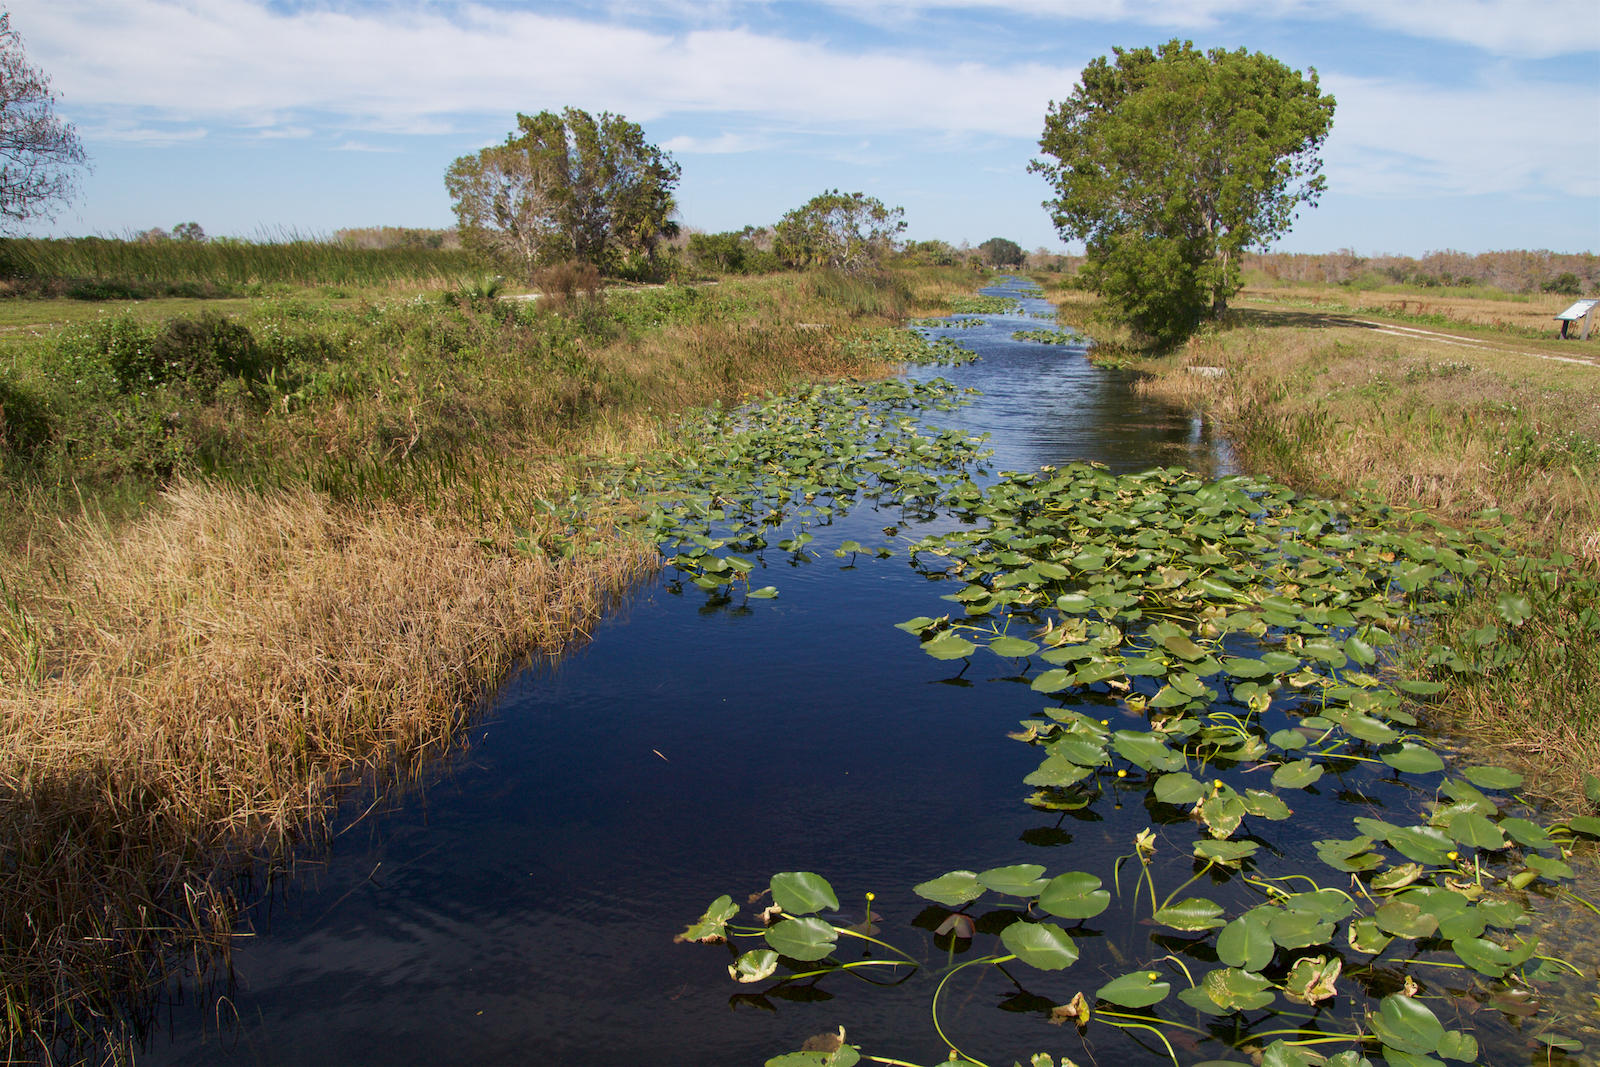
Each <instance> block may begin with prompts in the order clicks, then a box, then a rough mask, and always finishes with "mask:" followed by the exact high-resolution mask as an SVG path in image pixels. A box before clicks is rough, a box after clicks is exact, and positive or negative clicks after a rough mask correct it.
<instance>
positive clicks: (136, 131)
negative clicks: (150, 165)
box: [78, 123, 209, 148]
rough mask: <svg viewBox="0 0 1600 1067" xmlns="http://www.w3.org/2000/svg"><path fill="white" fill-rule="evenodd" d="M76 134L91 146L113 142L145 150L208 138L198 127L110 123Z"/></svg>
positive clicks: (203, 130)
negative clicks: (97, 143) (140, 147)
mask: <svg viewBox="0 0 1600 1067" xmlns="http://www.w3.org/2000/svg"><path fill="white" fill-rule="evenodd" d="M78 134H79V136H81V137H82V138H83V139H84V140H85V141H86V142H87V143H89V144H91V145H92V144H94V143H95V142H97V141H115V142H117V143H119V144H134V145H143V146H144V147H147V148H167V147H170V146H172V145H176V144H186V143H189V142H192V141H199V140H203V139H204V138H206V137H207V136H209V131H207V130H206V129H204V128H203V127H198V126H191V127H187V128H185V129H171V128H167V127H156V126H140V125H129V124H125V123H111V124H108V125H102V126H84V127H81V128H80V129H79V130H78Z"/></svg>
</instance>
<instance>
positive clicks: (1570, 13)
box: [829, 0, 1595, 58]
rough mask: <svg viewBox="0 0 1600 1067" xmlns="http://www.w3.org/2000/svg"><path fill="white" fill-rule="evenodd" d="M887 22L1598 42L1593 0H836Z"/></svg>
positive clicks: (1534, 43) (1557, 47) (1504, 44)
mask: <svg viewBox="0 0 1600 1067" xmlns="http://www.w3.org/2000/svg"><path fill="white" fill-rule="evenodd" d="M829 2H830V4H831V5H832V6H834V7H835V8H836V9H838V10H839V11H840V12H841V13H843V14H847V15H850V16H853V17H857V18H866V19H870V20H871V21H873V22H874V23H877V24H880V25H894V24H896V23H897V22H898V23H901V24H903V23H904V22H905V20H906V19H908V18H914V17H916V16H918V15H926V14H929V13H949V12H987V11H995V12H1004V13H1005V14H1006V15H1008V16H1015V15H1028V16H1032V17H1035V18H1041V19H1051V20H1055V21H1059V22H1063V23H1068V22H1086V23H1098V24H1108V23H1132V24H1135V25H1143V26H1153V27H1160V28H1163V29H1166V30H1170V31H1184V30H1207V29H1214V28H1220V27H1225V26H1229V25H1231V24H1234V23H1238V22H1241V21H1244V20H1273V21H1282V20H1285V19H1297V20H1303V21H1307V22H1329V23H1332V22H1338V23H1340V24H1342V25H1343V26H1346V27H1349V26H1350V25H1352V24H1354V25H1357V26H1373V27H1380V28H1383V29H1386V30H1391V31H1395V32H1398V33H1403V34H1406V35H1407V36H1410V37H1416V38H1419V39H1421V40H1428V41H1449V42H1451V43H1454V44H1462V45H1467V46H1469V47H1472V48H1476V49H1479V50H1481V51H1483V52H1485V53H1487V54H1489V55H1493V56H1513V57H1519V58H1546V57H1550V56H1560V55H1576V54H1581V53H1584V52H1592V51H1594V50H1595V45H1594V39H1593V33H1592V28H1593V23H1594V15H1595V7H1594V3H1593V0H1399V2H1397V0H1181V2H1174V0H829Z"/></svg>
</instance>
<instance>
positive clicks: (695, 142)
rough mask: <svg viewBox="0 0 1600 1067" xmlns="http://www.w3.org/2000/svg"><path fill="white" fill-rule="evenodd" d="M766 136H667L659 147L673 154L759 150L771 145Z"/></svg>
mask: <svg viewBox="0 0 1600 1067" xmlns="http://www.w3.org/2000/svg"><path fill="white" fill-rule="evenodd" d="M771 143H772V142H771V140H770V139H768V138H753V137H744V136H741V135H740V134H737V133H723V134H719V135H718V136H716V137H690V136H688V135H684V136H681V137H669V138H667V139H666V140H665V141H662V142H661V147H662V148H664V149H666V150H667V151H668V152H671V153H673V154H674V155H681V156H722V155H731V154H733V153H735V152H759V151H761V150H762V149H764V148H767V147H769V146H770V145H771Z"/></svg>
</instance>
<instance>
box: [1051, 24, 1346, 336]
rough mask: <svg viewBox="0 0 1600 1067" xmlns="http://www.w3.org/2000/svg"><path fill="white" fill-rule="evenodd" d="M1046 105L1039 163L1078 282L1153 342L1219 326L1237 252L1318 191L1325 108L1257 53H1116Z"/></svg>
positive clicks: (1277, 230)
mask: <svg viewBox="0 0 1600 1067" xmlns="http://www.w3.org/2000/svg"><path fill="white" fill-rule="evenodd" d="M1113 52H1114V55H1115V60H1114V61H1110V60H1108V59H1107V57H1104V56H1102V57H1100V58H1098V59H1095V60H1093V61H1092V62H1091V63H1089V65H1088V66H1086V67H1085V68H1084V70H1083V76H1082V78H1081V80H1080V82H1079V83H1078V85H1077V86H1076V87H1074V89H1073V92H1072V95H1071V96H1070V97H1068V98H1067V99H1066V100H1065V101H1063V102H1061V103H1059V104H1057V103H1052V104H1051V106H1050V110H1049V111H1048V112H1047V113H1046V116H1045V127H1044V135H1043V136H1042V137H1041V138H1040V140H1039V147H1040V148H1041V149H1042V150H1043V152H1044V153H1045V154H1046V155H1048V156H1053V157H1054V161H1047V160H1042V159H1036V160H1034V161H1033V163H1032V164H1031V165H1030V167H1029V169H1030V170H1033V171H1036V172H1039V173H1042V174H1044V175H1045V177H1046V178H1047V179H1048V180H1049V181H1050V183H1051V185H1052V186H1053V187H1054V189H1055V191H1056V194H1057V195H1056V197H1055V198H1054V199H1051V200H1047V201H1045V207H1046V208H1047V209H1048V210H1049V211H1050V214H1051V218H1052V219H1053V221H1054V222H1055V225H1056V228H1057V230H1059V231H1060V233H1061V235H1062V236H1063V237H1065V238H1069V239H1070V238H1078V239H1081V240H1082V241H1083V242H1084V244H1085V251H1086V253H1087V255H1086V262H1085V265H1084V271H1085V277H1086V280H1087V282H1088V284H1089V285H1090V286H1091V287H1092V288H1094V289H1096V290H1098V291H1099V292H1100V294H1101V295H1102V296H1103V297H1104V298H1105V299H1106V301H1107V303H1108V304H1110V306H1111V307H1112V308H1113V309H1115V310H1116V311H1117V312H1118V313H1119V314H1121V315H1122V317H1124V318H1125V319H1127V320H1128V321H1129V322H1130V323H1131V324H1132V325H1133V326H1134V327H1135V328H1136V329H1138V330H1140V331H1142V332H1143V333H1145V334H1147V335H1149V336H1150V337H1152V338H1154V339H1156V340H1159V341H1167V342H1170V341H1174V340H1177V339H1180V338H1182V337H1184V336H1186V335H1187V334H1188V333H1189V332H1191V331H1192V330H1193V329H1194V328H1195V327H1196V326H1197V325H1198V324H1199V322H1200V321H1201V319H1202V318H1203V317H1204V316H1206V315H1207V314H1209V315H1210V316H1212V317H1219V316H1220V315H1221V314H1222V313H1223V312H1224V311H1225V310H1226V309H1227V303H1228V299H1229V298H1230V297H1231V296H1233V295H1234V294H1235V293H1237V292H1238V291H1239V288H1240V258H1241V254H1242V253H1243V252H1244V251H1246V250H1247V249H1250V248H1252V247H1261V248H1265V247H1266V246H1267V245H1268V244H1269V243H1270V242H1271V241H1272V240H1273V239H1274V238H1276V237H1278V236H1281V235H1282V234H1283V233H1285V232H1287V231H1288V229H1289V227H1290V225H1291V224H1292V223H1293V221H1294V218H1295V213H1296V210H1297V209H1298V208H1299V207H1300V205H1302V204H1315V203H1316V200H1317V198H1318V196H1320V195H1321V193H1322V191H1323V188H1324V185H1325V182H1324V179H1323V177H1322V175H1321V169H1322V161H1321V159H1320V158H1319V157H1318V156H1317V151H1318V150H1319V149H1320V147H1321V146H1322V143H1323V142H1324V140H1326V138H1327V136H1328V131H1329V129H1330V128H1331V127H1332V124H1333V107H1334V100H1333V97H1331V96H1324V95H1322V94H1321V93H1320V92H1319V91H1318V87H1317V73H1316V71H1315V70H1312V71H1310V73H1309V74H1307V75H1302V74H1301V73H1300V72H1299V71H1295V70H1291V69H1290V68H1289V67H1287V66H1285V65H1284V64H1283V63H1281V62H1279V61H1278V60H1276V59H1274V58H1272V57H1271V56H1268V55H1264V54H1262V53H1260V52H1255V53H1250V52H1246V51H1245V50H1244V49H1242V48H1241V49H1239V50H1237V51H1233V52H1229V51H1225V50H1223V49H1212V50H1210V51H1208V52H1200V51H1198V50H1196V49H1195V48H1194V46H1193V45H1192V44H1190V43H1189V42H1188V41H1184V42H1182V43H1181V44H1180V43H1179V42H1178V41H1176V40H1174V41H1169V42H1168V43H1166V44H1164V45H1162V46H1160V48H1159V49H1156V50H1151V49H1149V48H1137V49H1121V48H1118V49H1113Z"/></svg>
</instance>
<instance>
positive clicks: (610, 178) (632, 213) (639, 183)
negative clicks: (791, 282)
mask: <svg viewBox="0 0 1600 1067" xmlns="http://www.w3.org/2000/svg"><path fill="white" fill-rule="evenodd" d="M679 173H680V169H679V167H678V165H677V164H676V163H674V162H673V161H672V157H671V156H669V155H667V154H666V153H665V152H663V151H662V150H661V149H659V148H657V147H656V146H655V145H653V144H650V143H648V142H647V141H646V140H645V139H644V131H643V130H642V129H641V128H640V127H639V126H638V125H637V124H636V123H632V122H629V121H628V120H627V119H625V118H623V117H622V116H620V115H613V114H611V113H609V112H604V111H603V112H601V113H600V115H599V116H598V117H596V116H592V115H590V114H589V113H588V112H587V111H582V110H580V109H578V108H572V107H569V108H567V109H565V110H564V111H562V112H561V113H560V114H556V113H555V112H553V111H541V112H540V113H539V114H537V115H531V116H530V115H522V114H519V115H517V130H516V132H515V133H512V134H510V135H508V136H507V137H506V142H505V144H503V145H494V146H492V147H489V148H485V149H483V150H482V151H480V152H478V153H476V154H473V155H467V156H462V157H461V158H460V159H458V160H456V161H455V162H454V163H453V164H451V166H450V169H449V170H448V171H447V172H446V173H445V179H444V181H445V188H446V189H448V190H449V192H450V196H451V198H452V199H453V200H454V201H455V213H456V223H457V226H458V227H459V228H460V231H461V241H462V244H463V245H464V246H465V247H467V248H470V249H474V250H477V251H480V252H485V253H489V254H492V255H494V256H496V257H498V258H501V259H509V260H511V261H512V262H515V263H519V264H522V265H523V266H524V267H526V268H529V269H531V268H533V267H536V266H540V265H543V264H547V263H557V262H563V261H567V260H580V261H582V262H585V263H592V264H594V265H595V266H597V267H599V268H601V269H602V270H615V269H617V268H618V267H619V266H621V265H622V264H623V263H625V262H626V261H628V260H631V259H636V258H638V257H641V256H642V257H644V258H646V259H653V258H654V257H655V254H656V249H657V247H658V245H659V243H660V241H661V239H662V238H663V237H670V236H672V235H674V234H675V233H676V232H677V224H676V223H674V222H673V221H672V213H673V211H674V209H675V207H676V204H675V202H674V201H673V197H672V189H673V186H675V185H676V184H677V182H678V176H679Z"/></svg>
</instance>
